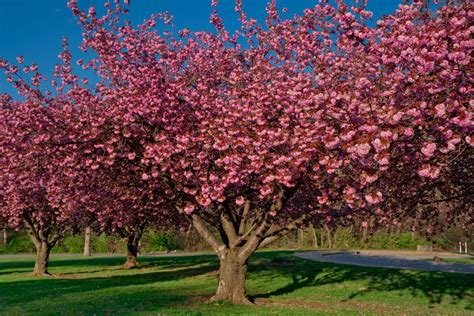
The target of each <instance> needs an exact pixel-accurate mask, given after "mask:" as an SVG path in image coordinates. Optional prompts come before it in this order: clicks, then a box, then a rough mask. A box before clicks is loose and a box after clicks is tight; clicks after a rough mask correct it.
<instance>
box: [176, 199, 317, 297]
mask: <svg viewBox="0 0 474 316" xmlns="http://www.w3.org/2000/svg"><path fill="white" fill-rule="evenodd" d="M282 196H283V194H281V195H280V198H281V199H280V200H278V201H276V202H275V203H274V204H272V205H271V207H270V208H269V209H268V212H265V213H264V214H262V216H260V217H256V218H253V219H252V220H250V219H249V218H248V214H249V210H250V206H251V205H250V201H248V200H247V201H245V204H244V207H243V208H242V210H241V212H240V213H237V214H232V211H231V210H230V209H229V208H226V204H224V205H223V206H222V207H219V208H218V210H220V211H221V212H220V218H219V219H220V223H219V224H218V225H217V226H214V225H215V224H216V223H215V222H213V221H209V222H207V223H206V220H205V217H204V216H203V217H201V216H200V215H199V214H191V216H190V217H191V220H192V223H193V227H194V228H195V229H196V230H197V231H198V232H199V234H201V236H202V237H203V238H204V239H205V240H206V241H207V243H209V245H210V246H211V247H212V248H213V249H214V251H215V252H216V254H217V256H218V257H219V260H220V269H219V283H218V286H217V291H216V294H215V295H214V296H213V297H212V298H211V300H212V301H216V300H224V301H228V302H232V303H237V304H252V303H251V301H250V300H249V299H248V298H247V296H246V293H245V280H246V276H247V265H248V260H249V258H250V256H251V255H252V254H253V253H254V252H255V251H256V250H257V249H258V248H260V247H265V246H267V245H269V244H271V243H272V242H274V241H275V240H278V239H279V238H281V237H283V236H285V235H287V234H288V233H289V232H291V231H293V230H295V229H297V228H298V227H299V226H300V225H301V224H303V223H304V221H305V220H307V219H308V218H309V214H305V215H303V216H301V217H300V218H298V219H296V220H293V221H290V222H289V223H288V224H286V225H285V226H282V227H281V226H279V225H277V224H276V223H275V221H276V220H275V217H274V216H273V213H274V212H275V211H278V210H280V209H281V207H282V204H283V203H282ZM178 209H179V208H178ZM208 225H211V226H214V227H216V228H217V230H218V232H219V233H220V235H221V240H218V239H217V238H216V236H215V234H214V233H213V231H212V230H210V229H209V227H208Z"/></svg>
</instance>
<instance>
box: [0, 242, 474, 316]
mask: <svg viewBox="0 0 474 316" xmlns="http://www.w3.org/2000/svg"><path fill="white" fill-rule="evenodd" d="M140 260H141V265H142V266H141V268H138V269H132V270H126V269H123V268H122V266H121V264H122V263H123V258H121V257H95V258H94V257H92V258H81V257H70V256H69V257H67V256H61V255H53V256H52V260H51V267H50V272H51V273H53V274H55V275H56V276H55V277H43V278H32V277H30V276H29V273H30V271H31V269H32V265H33V260H32V259H18V258H15V259H12V258H8V257H4V258H2V257H1V256H0V314H1V315H25V314H30V315H93V314H96V315H115V314H121V315H127V314H134V315H135V314H142V315H150V314H159V315H175V314H180V315H320V314H331V315H334V314H339V315H360V314H362V315H380V314H390V315H398V314H400V315H401V314H406V315H438V314H439V315H473V314H474V296H473V295H474V275H467V274H466V275H464V274H455V273H440V272H422V271H409V270H394V269H378V268H364V267H355V266H347V265H336V264H329V263H318V262H313V261H306V260H303V259H299V258H296V257H294V256H293V255H292V252H285V251H274V252H261V253H257V254H256V255H254V256H253V257H252V258H251V261H250V266H249V275H248V281H247V290H248V294H249V295H250V296H251V297H253V298H254V299H255V302H256V305H255V306H243V305H235V306H234V305H231V304H227V303H208V302H207V300H208V298H209V297H210V296H211V295H212V294H213V292H214V290H215V287H216V283H217V269H218V264H217V260H216V258H215V256H210V255H200V256H183V257H141V258H140Z"/></svg>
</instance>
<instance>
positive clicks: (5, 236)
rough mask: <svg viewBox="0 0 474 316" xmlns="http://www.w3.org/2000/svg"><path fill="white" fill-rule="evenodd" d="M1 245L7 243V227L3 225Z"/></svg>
mask: <svg viewBox="0 0 474 316" xmlns="http://www.w3.org/2000/svg"><path fill="white" fill-rule="evenodd" d="M2 242H3V245H6V244H7V243H8V234H7V228H6V227H3V238H2Z"/></svg>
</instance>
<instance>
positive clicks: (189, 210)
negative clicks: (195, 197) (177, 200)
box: [184, 204, 195, 215]
mask: <svg viewBox="0 0 474 316" xmlns="http://www.w3.org/2000/svg"><path fill="white" fill-rule="evenodd" d="M194 209H195V206H194V205H192V204H188V205H186V206H185V208H184V212H185V213H186V214H188V215H190V214H192V213H193V212H194Z"/></svg>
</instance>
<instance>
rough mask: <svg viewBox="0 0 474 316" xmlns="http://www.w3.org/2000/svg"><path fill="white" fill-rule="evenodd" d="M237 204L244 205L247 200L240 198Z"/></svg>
mask: <svg viewBox="0 0 474 316" xmlns="http://www.w3.org/2000/svg"><path fill="white" fill-rule="evenodd" d="M235 204H237V205H244V204H245V199H244V197H243V196H239V197H237V198H236V199H235Z"/></svg>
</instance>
